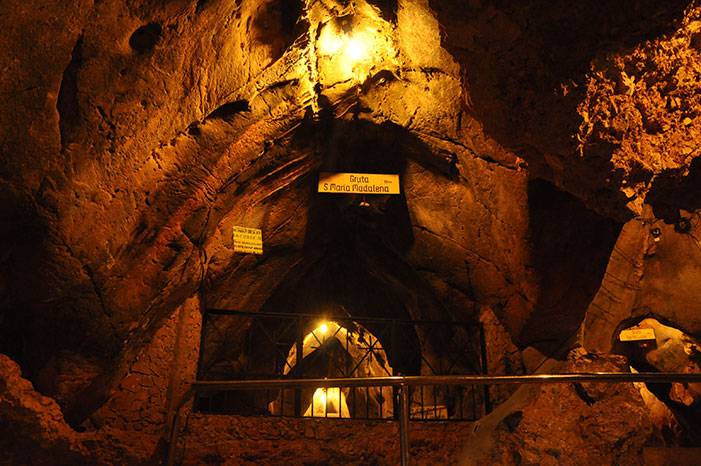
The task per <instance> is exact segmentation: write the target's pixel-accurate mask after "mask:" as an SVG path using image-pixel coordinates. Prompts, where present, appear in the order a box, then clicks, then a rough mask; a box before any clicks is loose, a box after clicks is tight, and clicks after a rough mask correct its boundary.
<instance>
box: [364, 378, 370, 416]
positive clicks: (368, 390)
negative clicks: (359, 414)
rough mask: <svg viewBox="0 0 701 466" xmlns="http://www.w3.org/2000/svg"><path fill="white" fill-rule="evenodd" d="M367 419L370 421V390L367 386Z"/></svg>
mask: <svg viewBox="0 0 701 466" xmlns="http://www.w3.org/2000/svg"><path fill="white" fill-rule="evenodd" d="M365 419H370V388H369V387H368V386H367V385H366V386H365Z"/></svg>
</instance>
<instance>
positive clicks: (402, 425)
mask: <svg viewBox="0 0 701 466" xmlns="http://www.w3.org/2000/svg"><path fill="white" fill-rule="evenodd" d="M399 449H400V450H401V451H400V456H401V460H402V466H409V386H408V385H406V384H402V385H400V386H399Z"/></svg>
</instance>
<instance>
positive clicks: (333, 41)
mask: <svg viewBox="0 0 701 466" xmlns="http://www.w3.org/2000/svg"><path fill="white" fill-rule="evenodd" d="M317 44H318V47H319V53H321V54H322V55H326V56H331V55H336V54H337V53H338V52H339V51H340V50H341V49H342V48H343V40H342V39H341V37H340V36H339V35H338V34H336V33H334V31H332V30H331V28H329V27H326V28H324V31H323V32H322V33H321V36H320V37H319V41H318V43H317Z"/></svg>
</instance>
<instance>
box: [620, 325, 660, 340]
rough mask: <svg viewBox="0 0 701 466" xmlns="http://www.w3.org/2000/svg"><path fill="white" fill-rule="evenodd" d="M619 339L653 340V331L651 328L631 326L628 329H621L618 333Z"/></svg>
mask: <svg viewBox="0 0 701 466" xmlns="http://www.w3.org/2000/svg"><path fill="white" fill-rule="evenodd" d="M618 338H619V339H620V340H621V341H640V340H654V339H655V331H654V330H653V329H651V328H633V329H628V330H621V334H620V335H618Z"/></svg>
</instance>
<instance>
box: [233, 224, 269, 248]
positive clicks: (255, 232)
mask: <svg viewBox="0 0 701 466" xmlns="http://www.w3.org/2000/svg"><path fill="white" fill-rule="evenodd" d="M234 252H246V253H253V254H263V231H262V230H259V229H257V228H246V227H237V226H234Z"/></svg>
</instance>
